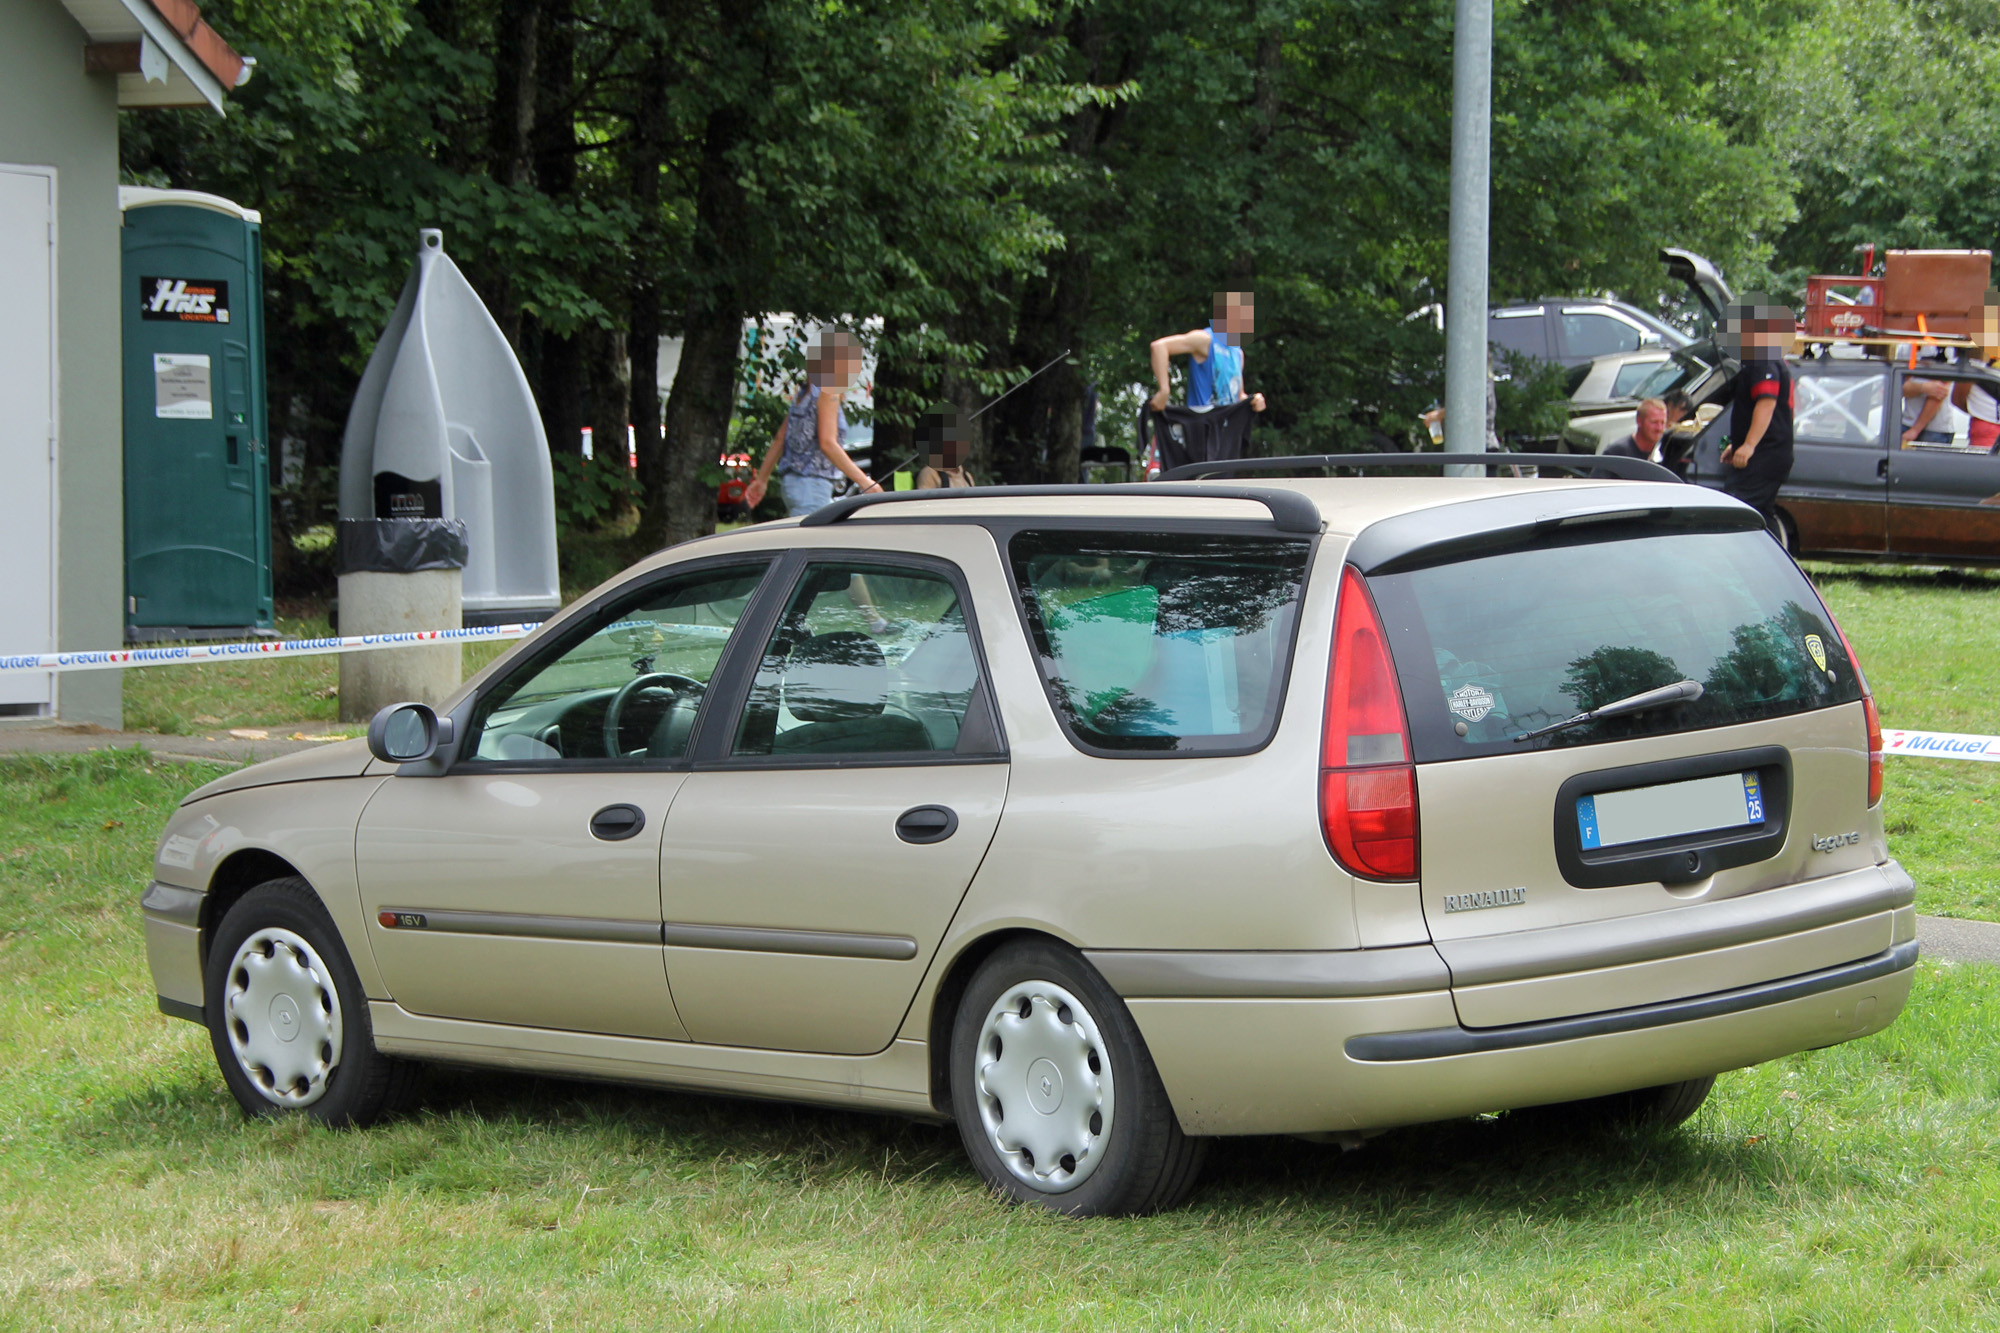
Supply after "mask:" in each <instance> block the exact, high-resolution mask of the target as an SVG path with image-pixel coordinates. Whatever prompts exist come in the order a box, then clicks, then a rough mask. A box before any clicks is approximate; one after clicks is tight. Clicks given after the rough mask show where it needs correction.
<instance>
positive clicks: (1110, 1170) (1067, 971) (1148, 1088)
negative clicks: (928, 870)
mask: <svg viewBox="0 0 2000 1333" xmlns="http://www.w3.org/2000/svg"><path fill="white" fill-rule="evenodd" d="M1017 991H1019V992H1024V993H1028V992H1032V993H1033V994H1027V996H1026V1009H1027V1011H1031V1012H1032V1014H1033V1015H1035V1016H1039V1017H1041V1018H1043V1019H1044V1021H1045V1024H1052V1025H1053V1028H1048V1029H1046V1030H1049V1031H1053V1032H1055V1033H1057V1034H1058V1035H1060V1034H1063V1033H1068V1034H1072V1035H1073V1036H1074V1037H1075V1038H1076V1039H1078V1043H1079V1044H1078V1045H1077V1046H1076V1049H1077V1050H1078V1051H1084V1052H1087V1054H1085V1055H1083V1056H1081V1057H1080V1058H1081V1059H1082V1060H1083V1061H1084V1062H1085V1064H1086V1065H1087V1067H1088V1070H1089V1071H1090V1072H1088V1073H1087V1072H1086V1070H1085V1068H1082V1067H1079V1068H1075V1069H1073V1070H1072V1071H1071V1072H1072V1073H1073V1074H1075V1075H1077V1077H1076V1078H1075V1079H1073V1080H1072V1082H1073V1083H1074V1084H1075V1086H1073V1087H1072V1086H1070V1085H1069V1084H1060V1086H1061V1087H1062V1093H1061V1095H1059V1096H1058V1098H1057V1101H1056V1107H1055V1109H1060V1107H1061V1102H1062V1100H1063V1098H1065V1097H1072V1096H1074V1097H1079V1098H1081V1097H1097V1096H1102V1094H1103V1093H1104V1092H1105V1090H1106V1089H1107V1088H1108V1091H1109V1099H1108V1104H1109V1106H1110V1108H1111V1112H1110V1115H1109V1116H1108V1117H1105V1116H1102V1115H1100V1114H1097V1113H1095V1112H1093V1113H1092V1114H1091V1118H1090V1119H1089V1121H1088V1127H1087V1130H1086V1131H1085V1133H1086V1138H1087V1142H1088V1145H1089V1146H1088V1150H1087V1151H1086V1152H1085V1158H1086V1159H1087V1167H1088V1169H1087V1170H1084V1171H1081V1172H1078V1169H1077V1163H1076V1161H1075V1159H1074V1158H1073V1157H1072V1156H1068V1155H1066V1156H1064V1157H1062V1158H1061V1159H1060V1162H1059V1163H1058V1164H1055V1165H1054V1166H1049V1164H1044V1166H1047V1167H1049V1169H1050V1170H1051V1171H1052V1173H1053V1174H1055V1175H1056V1176H1058V1177H1060V1176H1063V1175H1068V1176H1070V1178H1071V1179H1070V1181H1068V1182H1065V1181H1064V1180H1062V1179H1059V1178H1058V1179H1052V1180H1051V1181H1050V1182H1049V1183H1048V1184H1047V1185H1046V1186H1044V1185H1042V1184H1039V1183H1037V1181H1036V1180H1035V1179H1033V1178H1032V1177H1033V1173H1034V1166H1035V1164H1034V1163H1033V1162H1032V1158H1031V1154H1028V1153H1027V1152H1025V1151H1020V1152H1015V1153H1012V1154H1009V1153H1006V1152H1003V1149H1002V1146H1001V1145H1000V1144H999V1143H996V1142H995V1136H996V1135H997V1136H1000V1137H1002V1138H1004V1137H1005V1135H1006V1131H1005V1130H1004V1129H1003V1128H1000V1127H998V1126H997V1125H996V1127H995V1128H994V1130H993V1131H992V1132H989V1129H988V1123H987V1119H986V1116H987V1114H994V1113H995V1112H994V1109H993V1108H995V1107H997V1108H998V1111H997V1114H998V1115H999V1117H1000V1121H1001V1123H1002V1124H1004V1118H1005V1109H1006V1102H1007V1101H1010V1100H1011V1101H1014V1102H1015V1113H1016V1114H1017V1115H1034V1114H1035V1113H1036V1112H1035V1108H1033V1107H1031V1106H1028V1105H1027V1103H1026V1099H1027V1097H1028V1096H1029V1090H1028V1087H1027V1085H1026V1081H1025V1079H1024V1081H1023V1085H1022V1090H1021V1093H1020V1095H1019V1097H1018V1098H1013V1097H1008V1096H1006V1094H1005V1093H1004V1091H1003V1090H1002V1089H998V1088H995V1089H992V1090H991V1091H988V1090H985V1088H984V1085H983V1082H982V1070H988V1071H990V1070H994V1069H999V1068H1000V1067H1001V1060H1002V1056H1001V1054H1000V1053H999V1049H998V1048H999V1047H1004V1040H1003V1039H1001V1037H1000V1030H999V1029H996V1030H994V1031H992V1032H989V1031H988V1024H989V1021H990V1020H991V1021H996V1022H1001V1023H1003V1024H1004V1023H1012V1022H1015V1021H1016V1020H1017V1019H1020V1018H1021V1015H1020V1014H1019V1013H1009V1014H1007V1015H1005V1016H1004V1017H1003V1015H1002V1011H1001V1010H999V1009H998V1007H997V1006H999V1004H1000V1002H1001V1001H1002V1000H1003V999H1004V998H1006V997H1007V996H1009V994H1010V993H1011V992H1017ZM1041 991H1048V992H1049V993H1050V997H1051V999H1049V1000H1044V999H1041V998H1036V996H1037V995H1038V994H1039V992H1041ZM1070 1001H1074V1002H1075V1003H1076V1004H1078V1005H1080V1006H1081V1007H1082V1009H1083V1011H1084V1012H1083V1014H1082V1015H1081V1016H1079V1015H1077V1014H1076V1013H1075V1012H1074V1010H1073V1009H1069V1008H1068V1005H1069V1002H1070ZM1010 1009H1011V1006H1010ZM1020 1026H1022V1027H1023V1028H1025V1022H1022V1023H1021V1024H1020ZM1092 1029H1094V1036H1093V1035H1092V1032H1091V1030H1092ZM1024 1040H1025V1039H1024ZM983 1044H986V1046H987V1048H986V1049H982V1045H983ZM1017 1058H1018V1057H1017ZM950 1061H951V1065H950V1070H951V1104H952V1114H953V1115H954V1117H955V1118H956V1119H957V1121H958V1129H959V1137H960V1138H961V1139H962V1140H964V1143H965V1151H966V1154H967V1155H968V1156H970V1157H971V1158H972V1164H973V1165H974V1166H975V1167H976V1168H977V1169H978V1171H979V1174H980V1175H981V1176H982V1177H984V1178H985V1180H986V1183H987V1185H988V1186H989V1187H990V1188H991V1189H992V1190H993V1191H994V1193H996V1194H998V1195H1000V1196H1001V1197H1002V1198H1006V1199H1010V1200H1013V1201H1014V1202H1017V1203H1027V1204H1034V1205H1036V1206H1037V1207H1041V1208H1046V1209H1048V1210H1050V1211H1051V1212H1057V1213H1063V1214H1066V1215H1068V1216H1071V1217H1107V1216H1138V1215H1142V1214H1146V1213H1153V1212H1158V1211H1160V1210H1161V1209H1165V1208H1171V1207H1173V1206H1174V1205H1176V1204H1178V1203H1179V1202H1181V1200H1183V1199H1185V1198H1186V1197H1187V1194H1188V1191H1189V1190H1191V1189H1193V1188H1194V1182H1195V1178H1196V1176H1198V1175H1199V1174H1200V1172H1201V1163H1202V1160H1203V1159H1204V1158H1205V1157H1206V1156H1207V1155H1208V1141H1207V1140H1206V1139H1199V1138H1190V1137H1189V1136H1187V1135H1186V1134H1183V1133H1182V1132H1181V1127H1180V1124H1179V1122H1178V1121H1177V1120H1175V1118H1174V1111H1173V1107H1172V1106H1171V1105H1170V1104H1169V1103H1168V1101H1167V1093H1166V1089H1165V1087H1164V1086H1162V1084H1161V1083H1160V1075H1159V1071H1158V1070H1157V1069H1155V1068H1154V1066H1153V1057H1152V1055H1151V1054H1150V1053H1148V1051H1147V1050H1146V1043H1145V1040H1144V1039H1143V1038H1142V1037H1141V1036H1140V1035H1139V1028H1138V1025H1137V1024H1135V1023H1134V1022H1133V1021H1132V1015H1131V1012H1130V1011H1129V1010H1127V1009H1126V1007H1125V1003H1124V1001H1123V1000H1120V999H1119V998H1118V996H1117V994H1116V993H1115V992H1113V991H1112V989H1111V987H1110V986H1109V985H1107V984H1106V983H1105V981H1104V978H1102V977H1100V976H1099V975H1098V974H1097V970H1096V969H1095V968H1093V967H1091V966H1090V964H1089V963H1088V962H1086V961H1085V960H1084V958H1083V956H1082V955H1081V954H1079V953H1077V952H1076V951H1075V950H1074V949H1071V948H1069V947H1067V946H1066V945H1062V944H1059V943H1057V942H1055V941H1053V940H1037V941H1032V942H1023V943H1019V944H1011V945H1008V946H1006V947H1005V948H1002V949H1001V950H999V951H998V952H997V953H995V954H994V955H993V956H992V957H991V958H988V959H987V960H986V961H985V962H984V963H982V964H981V965H980V967H979V970H978V971H977V972H975V973H974V974H973V977H972V981H971V983H970V984H969V985H968V986H967V987H966V991H965V995H964V997H963V998H962V999H961V1000H960V1002H959V1007H958V1013H957V1015H956V1017H955V1018H954V1019H953V1022H952V1030H951V1051H950ZM1041 1063H1045V1062H1043V1061H1036V1062H1035V1063H1034V1064H1030V1065H1028V1066H1027V1069H1028V1072H1029V1076H1032V1075H1033V1071H1034V1069H1035V1067H1036V1065H1039V1064H1041ZM1107 1069H1108V1071H1109V1074H1110V1077H1109V1079H1108V1080H1105V1079H1104V1078H1103V1072H1104V1071H1105V1070H1107ZM1014 1072H1017V1073H1018V1072H1019V1071H1014ZM1042 1087H1043V1094H1044V1096H1046V1095H1047V1089H1048V1085H1047V1083H1044V1084H1043V1085H1042ZM1092 1104H1095V1103H1092ZM1074 1105H1075V1106H1083V1105H1084V1103H1083V1102H1081V1101H1079V1102H1077V1103H1075V1104H1074ZM1049 1113H1050V1112H1044V1114H1049ZM1074 1113H1075V1112H1074V1111H1072V1112H1071V1114H1072V1115H1073V1114H1074ZM1037 1123H1039V1122H1037ZM1024 1158H1026V1159H1028V1160H1027V1161H1026V1162H1025V1164H1024V1161H1023V1159H1024ZM1024 1166H1025V1170H1026V1175H1025V1176H1024V1173H1023V1172H1024ZM1079 1176H1080V1177H1081V1178H1080V1179H1079V1178H1078V1177H1079Z"/></svg>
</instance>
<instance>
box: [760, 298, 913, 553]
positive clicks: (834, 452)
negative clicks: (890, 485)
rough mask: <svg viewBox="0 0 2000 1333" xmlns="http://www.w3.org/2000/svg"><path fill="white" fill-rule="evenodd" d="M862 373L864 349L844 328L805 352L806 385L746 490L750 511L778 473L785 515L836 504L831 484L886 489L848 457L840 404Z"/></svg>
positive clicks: (786, 415)
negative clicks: (842, 482) (844, 481)
mask: <svg viewBox="0 0 2000 1333" xmlns="http://www.w3.org/2000/svg"><path fill="white" fill-rule="evenodd" d="M860 374H861V345H860V344H859V343H858V342H856V341H855V339H854V335H853V334H851V333H848V332H847V331H846V330H844V329H829V330H828V331H827V332H826V333H825V334H823V335H821V337H820V339H819V341H818V342H816V343H814V344H813V346H812V350H811V351H809V352H807V353H806V383H805V387H804V388H802V389H800V390H799V392H798V394H797V395H796V396H795V397H794V398H793V399H792V406H791V410H789V411H788V412H786V413H785V420H784V424H782V425H780V426H779V427H778V429H777V432H776V433H775V434H773V435H772V436H771V444H770V447H769V448H767V449H766V450H765V451H764V461H763V463H762V464H760V465H759V466H758V468H757V475H756V476H755V477H754V478H752V479H751V482H750V484H749V485H748V486H746V487H745V488H744V490H743V498H744V500H745V501H746V502H747V503H748V504H749V506H750V507H751V508H752V509H755V508H756V507H757V506H758V505H759V504H760V503H762V501H763V499H764V492H765V491H766V490H767V489H768V488H769V486H770V483H771V471H772V469H773V468H776V470H777V473H778V484H779V485H780V486H781V487H783V488H784V492H785V512H786V513H787V514H789V515H790V516H791V517H793V518H797V517H800V516H801V515H804V514H810V513H811V512H812V511H813V510H815V509H818V508H819V507H821V506H822V505H825V504H828V503H830V502H831V501H832V500H833V483H834V481H835V479H836V478H839V477H842V476H845V477H846V478H847V479H848V480H850V481H852V482H853V483H854V484H855V486H856V487H858V488H859V489H860V490H861V491H862V493H864V494H866V493H867V492H869V491H879V490H881V489H882V487H881V486H880V485H879V484H877V483H876V482H873V481H871V480H869V478H868V474H867V473H865V472H863V471H862V470H861V466H860V464H858V463H856V462H855V461H854V460H853V459H852V458H850V457H848V455H847V414H846V413H845V412H843V411H842V410H841V406H840V400H841V398H842V396H843V395H844V394H846V392H847V390H848V389H849V388H850V387H852V385H853V384H854V381H855V379H856V378H857V377H858V376H859V375H860Z"/></svg>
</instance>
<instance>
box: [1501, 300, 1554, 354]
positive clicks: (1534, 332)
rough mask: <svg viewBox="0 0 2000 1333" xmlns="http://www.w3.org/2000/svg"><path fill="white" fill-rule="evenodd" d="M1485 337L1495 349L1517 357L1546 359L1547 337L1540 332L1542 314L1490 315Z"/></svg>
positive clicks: (1536, 312) (1537, 312)
mask: <svg viewBox="0 0 2000 1333" xmlns="http://www.w3.org/2000/svg"><path fill="white" fill-rule="evenodd" d="M1486 337H1487V340H1488V341H1490V342H1491V343H1492V344H1493V345H1494V346H1495V347H1498V348H1500V349H1501V350H1502V351H1507V352H1512V353H1514V354H1515V355H1517V356H1532V357H1539V358H1543V359H1546V358H1547V357H1548V354H1549V339H1548V335H1547V334H1546V333H1544V332H1543V331H1542V312H1541V311H1539V310H1537V311H1535V312H1534V313H1533V314H1527V315H1492V316H1489V317H1488V318H1487V321H1486Z"/></svg>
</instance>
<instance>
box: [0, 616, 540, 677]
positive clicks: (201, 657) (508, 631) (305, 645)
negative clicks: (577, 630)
mask: <svg viewBox="0 0 2000 1333" xmlns="http://www.w3.org/2000/svg"><path fill="white" fill-rule="evenodd" d="M540 628H541V623H540V622H539V621H537V622H536V623H534V624H519V625H479V626H475V627H473V628H470V629H418V630H406V631H404V632H402V633H400V634H351V635H348V636H347V637H345V638H331V639H266V640H263V641H261V642H256V643H188V644H178V645H175V646H173V647H169V648H118V649H111V650H107V651H104V652H76V653H30V654H27V655H24V656H19V657H0V674H4V673H6V672H10V671H125V670H129V669H131V668H132V667H150V666H182V665H186V664H189V663H195V662H241V661H243V660H244V659H246V658H270V657H318V656H320V655H322V654H325V653H362V652H372V651H375V650H377V649H381V648H410V647H416V646H420V645H423V644H427V643H429V644H444V643H487V642H500V641H504V640H507V639H520V638H525V637H527V636H528V635H529V634H531V633H533V632H534V631H535V630H537V629H540Z"/></svg>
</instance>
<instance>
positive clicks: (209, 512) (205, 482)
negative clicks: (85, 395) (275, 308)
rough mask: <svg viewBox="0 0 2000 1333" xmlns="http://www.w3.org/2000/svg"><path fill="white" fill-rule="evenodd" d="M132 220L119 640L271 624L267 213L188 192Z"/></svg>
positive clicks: (139, 193)
mask: <svg viewBox="0 0 2000 1333" xmlns="http://www.w3.org/2000/svg"><path fill="white" fill-rule="evenodd" d="M118 194H119V203H120V205H121V207H122V208H123V210H124V217H125V226H124V233H123V234H124V264H125V272H124V292H125V316H124V357H125V374H124V381H125V637H126V640H127V641H128V642H144V641H148V640H160V639H204V638H209V639H212V638H229V637H234V636H238V635H243V634H247V633H255V632H257V631H259V630H264V631H268V630H269V629H270V628H271V623H272V620H271V612H272V605H271V476H270V460H269V451H268V441H269V440H270V433H269V428H268V415H267V412H266V407H265V399H264V281H263V241H262V237H261V236H260V234H259V222H260V219H259V217H258V215H257V214H256V213H255V212H254V211H252V210H250V209H246V208H242V207H239V206H238V205H236V204H233V203H231V202H230V201H229V200H227V199H219V198H217V197H216V196H214V195H211V194H199V193H196V192H194V191H192V190H148V189H137V188H133V187H130V186H127V187H124V188H121V189H120V190H119V192H118Z"/></svg>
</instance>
